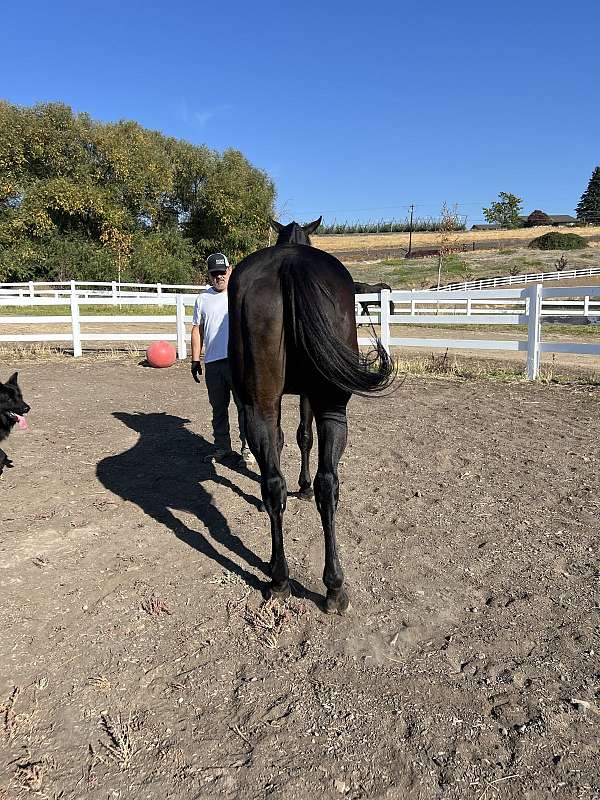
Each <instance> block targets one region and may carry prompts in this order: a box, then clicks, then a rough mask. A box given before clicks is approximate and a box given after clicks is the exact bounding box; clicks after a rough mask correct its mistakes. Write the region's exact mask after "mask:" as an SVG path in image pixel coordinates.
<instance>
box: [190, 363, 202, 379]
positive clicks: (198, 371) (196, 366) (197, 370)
mask: <svg viewBox="0 0 600 800" xmlns="http://www.w3.org/2000/svg"><path fill="white" fill-rule="evenodd" d="M198 375H202V364H201V363H200V362H199V361H192V378H193V379H194V380H195V381H196V383H200V378H199V377H198Z"/></svg>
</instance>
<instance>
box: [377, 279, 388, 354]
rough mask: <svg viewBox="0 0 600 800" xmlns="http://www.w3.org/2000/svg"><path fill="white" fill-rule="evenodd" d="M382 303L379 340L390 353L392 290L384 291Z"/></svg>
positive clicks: (381, 298)
mask: <svg viewBox="0 0 600 800" xmlns="http://www.w3.org/2000/svg"><path fill="white" fill-rule="evenodd" d="M379 302H380V304H381V305H380V314H379V320H380V323H379V324H380V333H379V338H380V339H381V344H382V345H383V346H384V347H385V349H386V351H387V352H388V353H389V352H390V290H389V289H382V290H381V296H380V299H379Z"/></svg>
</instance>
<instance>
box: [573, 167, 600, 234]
mask: <svg viewBox="0 0 600 800" xmlns="http://www.w3.org/2000/svg"><path fill="white" fill-rule="evenodd" d="M577 219H578V220H580V221H581V222H591V223H594V224H596V225H600V167H596V169H595V170H594V171H593V172H592V177H591V178H590V180H589V183H588V185H587V189H586V190H585V192H584V193H583V194H582V195H581V200H580V201H579V203H578V204H577Z"/></svg>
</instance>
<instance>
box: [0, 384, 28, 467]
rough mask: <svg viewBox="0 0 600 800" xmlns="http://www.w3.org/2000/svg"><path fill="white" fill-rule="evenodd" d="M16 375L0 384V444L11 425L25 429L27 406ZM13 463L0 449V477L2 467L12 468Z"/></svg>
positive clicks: (9, 430)
mask: <svg viewBox="0 0 600 800" xmlns="http://www.w3.org/2000/svg"><path fill="white" fill-rule="evenodd" d="M17 378H18V373H17V372H15V373H14V375H11V376H10V378H9V379H8V380H7V382H6V383H0V442H1V441H2V440H3V439H6V437H7V436H8V435H9V433H10V432H11V430H12V428H13V425H16V424H17V423H18V425H19V428H23V429H24V430H25V429H26V428H27V420H26V419H25V414H27V412H28V411H29V406H28V405H27V403H26V402H25V401H24V400H23V395H22V394H21V390H20V389H19V384H18V383H17ZM12 465H13V463H12V461H11V460H10V458H9V457H8V456H7V455H6V453H5V452H4V450H2V449H0V475H2V472H3V470H4V467H12Z"/></svg>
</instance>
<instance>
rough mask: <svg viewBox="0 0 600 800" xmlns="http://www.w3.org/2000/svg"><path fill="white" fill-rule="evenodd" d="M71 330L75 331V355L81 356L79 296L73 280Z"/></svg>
mask: <svg viewBox="0 0 600 800" xmlns="http://www.w3.org/2000/svg"><path fill="white" fill-rule="evenodd" d="M71 330H72V332H73V356H74V357H75V358H79V357H80V356H81V354H82V351H81V325H80V323H79V298H78V297H77V292H76V291H75V281H71Z"/></svg>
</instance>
